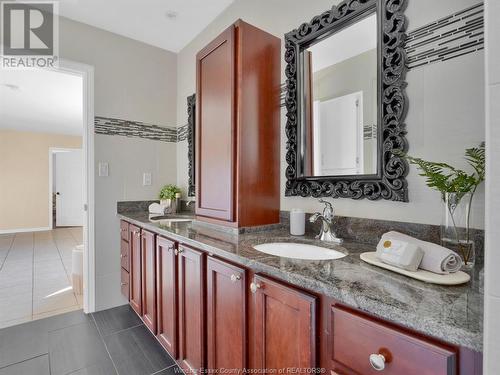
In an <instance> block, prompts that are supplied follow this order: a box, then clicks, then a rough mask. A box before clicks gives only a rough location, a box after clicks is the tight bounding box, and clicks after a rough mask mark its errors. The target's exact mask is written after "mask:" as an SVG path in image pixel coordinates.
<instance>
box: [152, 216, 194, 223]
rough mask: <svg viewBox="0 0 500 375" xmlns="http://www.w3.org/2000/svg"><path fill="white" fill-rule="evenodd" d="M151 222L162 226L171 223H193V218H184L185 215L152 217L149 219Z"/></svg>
mask: <svg viewBox="0 0 500 375" xmlns="http://www.w3.org/2000/svg"><path fill="white" fill-rule="evenodd" d="M149 221H151V222H153V223H160V224H169V223H179V222H183V221H193V218H192V217H188V216H184V215H177V216H175V215H163V216H158V215H157V216H151V215H150V217H149Z"/></svg>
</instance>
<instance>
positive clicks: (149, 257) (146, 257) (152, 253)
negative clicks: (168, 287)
mask: <svg viewBox="0 0 500 375" xmlns="http://www.w3.org/2000/svg"><path fill="white" fill-rule="evenodd" d="M141 238H142V320H143V321H144V324H145V325H146V326H147V327H148V328H149V329H150V330H151V332H153V333H154V334H156V277H155V275H156V244H155V235H154V233H151V232H148V231H146V230H143V231H142V236H141Z"/></svg>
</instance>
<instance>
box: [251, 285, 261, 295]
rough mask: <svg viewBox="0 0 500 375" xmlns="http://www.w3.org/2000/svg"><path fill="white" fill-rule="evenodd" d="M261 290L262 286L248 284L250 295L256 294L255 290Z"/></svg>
mask: <svg viewBox="0 0 500 375" xmlns="http://www.w3.org/2000/svg"><path fill="white" fill-rule="evenodd" d="M261 288H262V285H260V284H259V283H251V284H250V291H251V292H252V293H256V292H257V289H261Z"/></svg>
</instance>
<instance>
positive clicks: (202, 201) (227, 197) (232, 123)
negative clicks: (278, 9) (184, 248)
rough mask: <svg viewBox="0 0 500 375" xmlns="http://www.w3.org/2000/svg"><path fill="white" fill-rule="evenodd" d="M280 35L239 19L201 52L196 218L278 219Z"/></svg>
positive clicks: (243, 222)
mask: <svg viewBox="0 0 500 375" xmlns="http://www.w3.org/2000/svg"><path fill="white" fill-rule="evenodd" d="M280 54H281V41H280V39H279V38H277V37H275V36H273V35H271V34H269V33H266V32H265V31H262V30H260V29H258V28H256V27H254V26H252V25H249V24H247V23H245V22H243V21H241V20H239V21H237V22H235V23H234V24H233V25H231V26H230V27H229V28H227V29H226V30H225V31H224V32H222V33H221V34H220V35H219V36H218V37H217V38H215V39H214V40H213V41H212V42H210V43H209V44H208V45H207V46H206V47H205V48H203V49H202V50H201V51H199V52H198V54H197V56H196V82H197V83H196V100H197V102H196V110H197V114H196V116H197V119H196V132H195V134H196V181H197V183H196V196H197V199H196V205H197V206H196V215H197V216H198V217H199V219H201V220H206V221H214V220H215V221H216V222H218V223H220V224H224V225H229V226H233V227H247V226H256V225H264V224H273V223H278V222H279V203H280V202H279V200H280V186H279V182H280V155H279V152H278V151H279V148H280V111H279V108H280V106H279V96H280V94H279V93H280V74H281V73H280V66H281V62H280Z"/></svg>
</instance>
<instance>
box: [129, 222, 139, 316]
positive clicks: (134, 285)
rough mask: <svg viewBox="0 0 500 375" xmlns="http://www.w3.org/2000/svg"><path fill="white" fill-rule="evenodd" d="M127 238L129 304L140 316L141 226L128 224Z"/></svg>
mask: <svg viewBox="0 0 500 375" xmlns="http://www.w3.org/2000/svg"><path fill="white" fill-rule="evenodd" d="M129 238H130V242H129V257H130V263H129V267H130V275H129V276H130V296H129V298H130V306H132V308H133V309H134V311H135V312H136V313H137V314H138V315H139V316H142V270H141V268H142V266H141V265H142V256H141V228H139V227H136V226H135V225H130V234H129Z"/></svg>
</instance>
